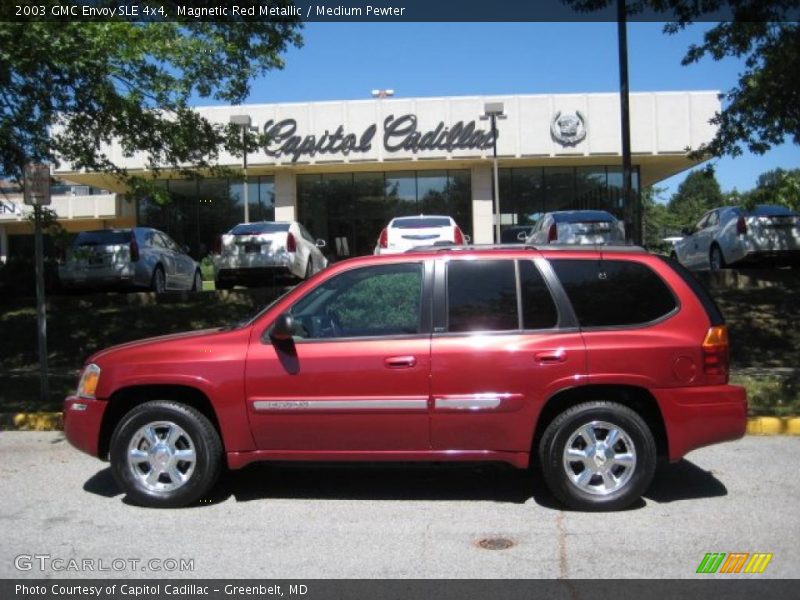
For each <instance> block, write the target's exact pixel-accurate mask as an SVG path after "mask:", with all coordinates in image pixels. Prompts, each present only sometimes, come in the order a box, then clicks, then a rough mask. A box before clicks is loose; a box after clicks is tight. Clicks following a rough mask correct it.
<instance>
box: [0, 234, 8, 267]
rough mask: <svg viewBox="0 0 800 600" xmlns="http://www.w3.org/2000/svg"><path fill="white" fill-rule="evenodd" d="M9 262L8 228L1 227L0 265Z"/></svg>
mask: <svg viewBox="0 0 800 600" xmlns="http://www.w3.org/2000/svg"><path fill="white" fill-rule="evenodd" d="M7 260H8V234H7V233H6V228H5V227H4V226H2V225H0V263H3V264H5V262H6V261H7Z"/></svg>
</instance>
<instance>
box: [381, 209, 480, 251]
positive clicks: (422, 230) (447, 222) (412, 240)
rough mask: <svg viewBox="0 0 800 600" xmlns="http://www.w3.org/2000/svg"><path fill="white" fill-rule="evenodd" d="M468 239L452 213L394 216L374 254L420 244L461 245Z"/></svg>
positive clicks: (408, 248) (382, 234) (382, 233)
mask: <svg viewBox="0 0 800 600" xmlns="http://www.w3.org/2000/svg"><path fill="white" fill-rule="evenodd" d="M467 242H469V238H468V236H465V235H464V233H463V232H462V231H461V228H460V227H459V226H458V225H457V224H456V222H455V221H454V220H453V218H452V217H445V216H441V215H419V216H416V217H395V218H394V219H392V220H391V221H389V224H388V225H387V226H386V227H384V228H383V231H381V234H380V236H378V244H377V245H376V246H375V254H398V253H401V252H406V251H407V250H411V249H412V248H417V247H419V246H441V245H450V244H455V245H458V246H460V245H462V244H465V243H467Z"/></svg>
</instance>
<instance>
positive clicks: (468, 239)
mask: <svg viewBox="0 0 800 600" xmlns="http://www.w3.org/2000/svg"><path fill="white" fill-rule="evenodd" d="M464 242H465V243H467V244H469V243H471V242H472V238H471V237H469V234H467V233H465V234H464Z"/></svg>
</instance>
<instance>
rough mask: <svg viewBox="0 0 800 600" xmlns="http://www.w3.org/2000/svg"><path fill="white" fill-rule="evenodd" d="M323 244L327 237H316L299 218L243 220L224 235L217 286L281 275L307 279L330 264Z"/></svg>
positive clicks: (257, 282) (264, 280) (260, 282)
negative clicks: (287, 219)
mask: <svg viewBox="0 0 800 600" xmlns="http://www.w3.org/2000/svg"><path fill="white" fill-rule="evenodd" d="M324 247H325V240H315V239H314V238H313V237H312V236H311V234H310V233H309V232H308V231H307V230H306V228H305V227H303V226H302V225H301V224H300V223H298V222H297V221H292V222H289V221H257V222H254V223H240V224H239V225H236V226H235V227H233V228H232V229H231V230H230V231H229V232H228V233H226V234H224V235H223V236H222V239H221V243H220V253H219V255H218V256H216V257H215V259H214V272H215V283H216V287H217V289H218V290H224V289H229V288H231V287H233V286H234V285H237V284H246V285H265V284H271V283H272V282H273V281H274V280H275V279H276V277H278V276H281V275H291V276H293V277H296V278H298V279H308V278H309V277H311V276H312V275H314V273H317V272H319V271H321V270H322V269H324V268H325V267H327V266H328V260H327V259H326V258H325V256H324V255H323V254H322V252H320V248H324Z"/></svg>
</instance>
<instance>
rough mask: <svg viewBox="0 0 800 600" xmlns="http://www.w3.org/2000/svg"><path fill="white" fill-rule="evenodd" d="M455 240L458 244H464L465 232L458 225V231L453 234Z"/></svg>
mask: <svg viewBox="0 0 800 600" xmlns="http://www.w3.org/2000/svg"><path fill="white" fill-rule="evenodd" d="M453 242H454V243H455V244H456V246H462V245H463V244H464V233H463V232H462V231H461V228H460V227H458V226H457V227H456V232H455V235H454V236H453Z"/></svg>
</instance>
